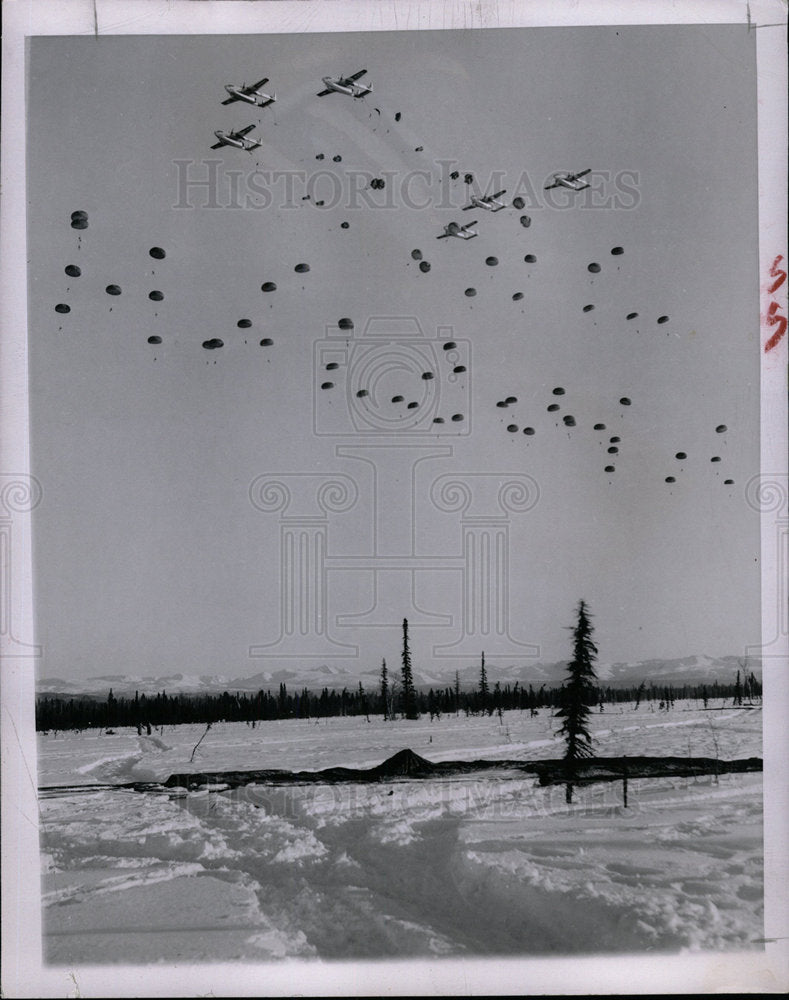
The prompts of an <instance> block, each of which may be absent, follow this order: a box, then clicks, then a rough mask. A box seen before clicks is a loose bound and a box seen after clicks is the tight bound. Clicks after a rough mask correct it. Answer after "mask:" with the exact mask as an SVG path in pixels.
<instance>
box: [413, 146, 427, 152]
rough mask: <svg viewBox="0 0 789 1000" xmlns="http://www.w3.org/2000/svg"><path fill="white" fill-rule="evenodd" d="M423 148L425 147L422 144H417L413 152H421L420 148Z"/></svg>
mask: <svg viewBox="0 0 789 1000" xmlns="http://www.w3.org/2000/svg"><path fill="white" fill-rule="evenodd" d="M424 148H425V147H424V146H417V147H416V148H415V149H414V152H415V153H421V152H422V150H423V149H424Z"/></svg>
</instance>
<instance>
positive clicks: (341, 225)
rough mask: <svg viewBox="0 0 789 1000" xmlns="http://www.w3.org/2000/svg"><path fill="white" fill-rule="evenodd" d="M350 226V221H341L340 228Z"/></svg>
mask: <svg viewBox="0 0 789 1000" xmlns="http://www.w3.org/2000/svg"><path fill="white" fill-rule="evenodd" d="M348 227H349V223H347V222H341V223H340V229H348Z"/></svg>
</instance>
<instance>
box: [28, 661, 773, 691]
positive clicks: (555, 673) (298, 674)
mask: <svg viewBox="0 0 789 1000" xmlns="http://www.w3.org/2000/svg"><path fill="white" fill-rule="evenodd" d="M746 663H747V669H748V670H749V671H752V672H753V673H755V674H756V675H757V676H760V675H761V662H760V661H759V660H758V658H754V657H750V658H749V659H748V660H747V661H746V660H745V658H744V657H737V656H718V657H715V656H705V655H699V656H686V657H681V658H679V659H674V660H642V661H640V662H637V663H598V664H597V665H596V667H597V676H598V678H599V680H600V682H601V683H602V684H608V685H611V686H612V687H624V686H629V685H633V684H640V683H641V681H642V680H643V681H646V683H647V684H649V683H650V682H653V683H655V684H668V683H671V684H682V683H690V684H696V683H704V682H707V683H713V682H714V681H716V680H717V681H719V682H720V683H721V684H729V683H733V682H734V680H735V678H736V676H737V670H738V669H741V668H742V665H743V664H746ZM566 668H567V663H566V661H560V662H557V663H532V664H518V665H515V664H506V663H502V664H498V663H496V662H495V661H494V662H490V663H486V671H487V677H488V683H489V684H490V685H491V686H492V685H494V684H495V683H496V682H497V681H499V682H500V683H501V684H502V685H504V684H507V683H509V684H514V683H515V681H518V682H519V683H520V684H522V685H528V684H532V685H533V686H534V687H535V688H538V687H539V686H540V685H541V684H546V685H554V684H560V683H561V681H562V680H563V678H564V676H565V672H566ZM413 673H414V681H415V683H416V685H417V687H419V688H425V689H426V688H430V687H434V688H438V687H450V686H453V685H454V683H455V670H454V668H450V669H449V670H441V671H437V670H433V671H429V672H428V671H425V670H420V669H419V668H418V667H416V668H414V671H413ZM389 675H390V678H392V679H393V680H394V679H399V676H400V670H399V667H392V668H390V671H389ZM379 677H380V673H379V670H378V669H370V670H361V671H351V670H346V669H344V668H342V667H339V666H329V665H327V664H321V665H320V666H301V667H299V666H290V665H289V666H288V667H287V668H281V669H272V670H263V671H260V672H258V673H256V674H253V675H252V676H250V677H232V678H231V677H227V676H222V675H212V676H206V675H196V674H182V673H174V674H167V675H163V676H160V677H151V676H145V677H135V676H127V675H123V674H102V675H99V676H97V677H88V678H86V679H82V680H73V681H70V680H66V679H64V678H59V677H44V678H40V679H39V680H38V682H37V684H36V690H37V692H38V693H39V694H41V695H45V694H49V695H55V694H57V695H65V696H67V697H68V696H76V695H93V696H95V697H100V698H106V696H107V694H108V693H109V691H110V689H112V692H113V694H114V695H115V696H116V697H120V696H121V695H124V696H134V694H135V692H138V693H139V694H145V695H147V696H150V695H155V694H156V693H157V692H161V691H166V692H167V693H168V694H176V693H185V694H220V693H221V692H222V691H259V690H264V691H265V690H267V689H269V690H272V691H273V690H276V689H278V688H279V685H280V684H285V685H286V686H287V687H288V688H289V689H290V690H301V689H302V688H308V689H309V690H311V691H321V690H322V689H323V688H324V687H326V688H329V689H330V690H332V689H333V690H341V689H342V688H344V687H347V688H348V689H349V690H350V689H353V688H357V687H358V686H359V683H360V682H361V683H362V684H363V685H364V687H365V689H367V690H370V689H372V688H374V687H377V686H378V683H379ZM458 677H459V680H460V685H461V688H462V689H463V690H469V688H472V687H476V685H477V682H478V679H479V664H471V665H468V666H464V667H462V668H460V669H459V670H458Z"/></svg>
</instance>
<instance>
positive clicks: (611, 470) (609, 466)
mask: <svg viewBox="0 0 789 1000" xmlns="http://www.w3.org/2000/svg"><path fill="white" fill-rule="evenodd" d="M603 471H604V472H616V468H615V467H614V466H613V465H607V466H606V467H605V469H604V470H603Z"/></svg>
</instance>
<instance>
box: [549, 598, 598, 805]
mask: <svg viewBox="0 0 789 1000" xmlns="http://www.w3.org/2000/svg"><path fill="white" fill-rule="evenodd" d="M590 617H591V616H590V614H589V610H588V608H587V605H586V602H585V601H583V600H581V601H579V602H578V619H577V622H576V624H575V626H569V628H570V629H571V631H572V633H573V658H572V660H571V661H570V662H569V663H568V665H567V681H566V683H565V685H564V687H563V688H562V692H561V703H560V707H559V709H558V710H557V712H556V717H557V718H560V719H563V720H564V721H563V723H562V725H561V728H560V729H559V733H558V735H559V736H564V738H565V751H564V760H565V764H566V770H567V785H566V799H567V802H572V800H573V782H572V778H573V775H574V773H575V765H576V764H577V762H578V761H579V760H582V759H583V758H584V757H591V756H592V753H593V751H592V737H591V735H590V733H589V729H588V720H589V716H590V714H591V706H592V705H593V704H594V703H595V701H596V695H597V692H596V684H595V682H596V680H597V675H596V674H595V670H594V661H595V660H596V659H597V646H596V645H595V644H594V642H593V641H592V633H593V631H594V629H593V628H592V623H591V621H590Z"/></svg>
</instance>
